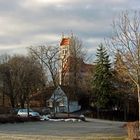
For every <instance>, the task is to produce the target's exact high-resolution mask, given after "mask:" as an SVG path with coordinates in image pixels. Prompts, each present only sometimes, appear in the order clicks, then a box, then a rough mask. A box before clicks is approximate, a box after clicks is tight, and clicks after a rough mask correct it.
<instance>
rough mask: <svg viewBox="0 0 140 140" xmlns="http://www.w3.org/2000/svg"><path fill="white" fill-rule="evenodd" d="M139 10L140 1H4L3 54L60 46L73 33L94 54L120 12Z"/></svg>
mask: <svg viewBox="0 0 140 140" xmlns="http://www.w3.org/2000/svg"><path fill="white" fill-rule="evenodd" d="M139 9H140V0H0V54H2V53H20V54H25V53H26V49H25V48H26V47H28V46H31V45H33V46H34V45H42V44H44V45H45V44H52V45H54V44H55V45H57V44H59V41H60V39H61V36H62V33H64V34H65V36H68V35H70V34H71V32H73V33H74V35H76V36H78V38H80V39H81V40H82V42H83V45H84V46H85V47H86V48H87V49H88V50H89V52H94V51H95V49H96V47H97V45H98V44H99V43H100V42H102V41H103V40H104V38H107V37H109V36H110V35H111V23H112V20H113V19H114V18H116V17H117V15H118V14H119V13H120V12H122V11H124V10H128V11H131V10H139Z"/></svg>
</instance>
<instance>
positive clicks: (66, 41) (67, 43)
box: [60, 38, 70, 46]
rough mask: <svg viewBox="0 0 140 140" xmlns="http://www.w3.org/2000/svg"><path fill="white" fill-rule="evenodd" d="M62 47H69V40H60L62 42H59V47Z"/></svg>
mask: <svg viewBox="0 0 140 140" xmlns="http://www.w3.org/2000/svg"><path fill="white" fill-rule="evenodd" d="M62 45H70V38H62V41H61V42H60V46H62Z"/></svg>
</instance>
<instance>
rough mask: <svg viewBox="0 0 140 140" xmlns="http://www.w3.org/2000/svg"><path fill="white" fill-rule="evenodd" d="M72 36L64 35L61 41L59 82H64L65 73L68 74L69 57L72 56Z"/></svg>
mask: <svg viewBox="0 0 140 140" xmlns="http://www.w3.org/2000/svg"><path fill="white" fill-rule="evenodd" d="M70 42H71V38H70V37H64V36H62V39H61V41H60V59H61V60H60V71H59V84H60V85H62V84H64V83H63V81H64V79H63V78H64V74H66V72H67V70H68V67H69V66H68V65H69V64H68V57H69V56H70Z"/></svg>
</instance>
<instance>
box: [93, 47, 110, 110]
mask: <svg viewBox="0 0 140 140" xmlns="http://www.w3.org/2000/svg"><path fill="white" fill-rule="evenodd" d="M96 57H97V59H96V62H95V63H96V68H95V74H94V79H93V89H94V94H95V96H96V101H95V104H96V106H97V108H106V107H108V106H109V103H110V101H111V98H110V95H111V94H110V92H111V71H110V67H111V66H110V65H111V64H110V60H109V55H108V54H107V51H106V49H105V47H104V46H103V44H100V45H99V48H98V49H97V54H96Z"/></svg>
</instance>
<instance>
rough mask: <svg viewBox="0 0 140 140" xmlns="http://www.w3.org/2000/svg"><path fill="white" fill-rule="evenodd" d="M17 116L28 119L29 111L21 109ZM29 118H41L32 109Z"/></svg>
mask: <svg viewBox="0 0 140 140" xmlns="http://www.w3.org/2000/svg"><path fill="white" fill-rule="evenodd" d="M17 116H19V117H28V110H27V109H19V110H18V113H17ZM29 117H40V114H39V113H38V112H35V111H33V110H32V109H29Z"/></svg>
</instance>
